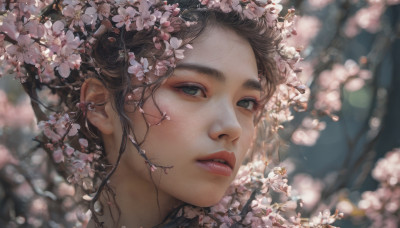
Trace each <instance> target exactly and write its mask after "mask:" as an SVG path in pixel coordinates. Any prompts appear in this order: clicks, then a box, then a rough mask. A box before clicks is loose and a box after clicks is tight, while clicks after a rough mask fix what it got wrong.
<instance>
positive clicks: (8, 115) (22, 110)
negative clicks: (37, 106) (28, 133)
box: [0, 90, 35, 127]
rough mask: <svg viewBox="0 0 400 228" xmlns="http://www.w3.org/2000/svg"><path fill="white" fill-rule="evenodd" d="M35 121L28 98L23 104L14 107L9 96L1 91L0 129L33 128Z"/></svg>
mask: <svg viewBox="0 0 400 228" xmlns="http://www.w3.org/2000/svg"><path fill="white" fill-rule="evenodd" d="M34 120H35V117H34V113H33V110H32V107H31V105H30V102H29V98H28V97H26V98H25V99H24V100H23V102H21V103H19V104H17V105H13V104H12V103H10V102H9V100H8V98H7V94H6V93H5V92H4V91H3V90H0V127H5V126H7V127H23V126H30V125H31V126H32V123H33V122H34Z"/></svg>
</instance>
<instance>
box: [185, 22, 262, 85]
mask: <svg viewBox="0 0 400 228" xmlns="http://www.w3.org/2000/svg"><path fill="white" fill-rule="evenodd" d="M192 45H193V49H189V50H186V51H185V58H183V60H181V61H180V63H185V64H197V65H203V66H208V67H211V68H214V69H217V70H218V71H221V72H223V73H224V75H227V76H229V75H236V76H239V75H240V76H241V77H245V79H249V78H252V79H258V70H257V62H256V58H255V55H254V52H253V49H252V47H251V45H250V43H249V42H248V41H247V40H246V39H245V38H243V37H241V36H239V35H238V34H236V33H235V32H234V31H233V30H231V29H229V28H226V27H222V26H215V25H212V26H207V27H206V28H205V30H204V31H203V32H202V33H201V34H200V36H199V37H197V38H196V39H195V40H194V41H193V43H192Z"/></svg>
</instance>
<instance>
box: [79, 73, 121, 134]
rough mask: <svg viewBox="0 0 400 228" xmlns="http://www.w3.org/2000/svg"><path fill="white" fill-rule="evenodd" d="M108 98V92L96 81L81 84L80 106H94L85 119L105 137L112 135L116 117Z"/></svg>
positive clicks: (90, 79)
mask: <svg viewBox="0 0 400 228" xmlns="http://www.w3.org/2000/svg"><path fill="white" fill-rule="evenodd" d="M109 96H110V94H109V92H108V90H107V89H106V87H104V85H103V83H101V82H100V81H99V80H98V79H95V78H89V79H87V80H86V81H85V82H84V83H83V84H82V87H81V99H80V102H81V103H82V104H87V103H89V102H92V103H93V104H94V106H93V109H92V110H89V111H88V112H87V119H88V120H89V122H90V123H91V124H93V125H94V126H95V127H96V128H97V129H98V130H99V131H100V132H101V133H103V134H106V135H107V134H111V133H113V131H114V122H113V119H114V117H115V115H116V113H115V111H114V109H113V108H112V107H111V101H110V99H109ZM98 104H104V105H98Z"/></svg>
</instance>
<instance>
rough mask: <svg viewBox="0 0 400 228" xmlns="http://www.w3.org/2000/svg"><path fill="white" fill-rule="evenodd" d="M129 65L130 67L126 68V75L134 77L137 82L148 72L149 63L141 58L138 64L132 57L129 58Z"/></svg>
mask: <svg viewBox="0 0 400 228" xmlns="http://www.w3.org/2000/svg"><path fill="white" fill-rule="evenodd" d="M129 64H130V66H129V67H128V73H130V74H133V75H135V76H136V78H137V79H138V80H139V81H142V80H143V78H144V76H145V73H147V72H148V71H149V69H148V67H149V62H148V60H147V58H143V57H142V58H141V59H140V62H138V61H136V60H135V57H134V55H133V57H130V60H129Z"/></svg>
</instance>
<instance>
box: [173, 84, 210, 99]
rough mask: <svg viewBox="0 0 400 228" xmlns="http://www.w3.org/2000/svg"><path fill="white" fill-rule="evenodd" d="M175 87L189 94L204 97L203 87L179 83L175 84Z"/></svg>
mask: <svg viewBox="0 0 400 228" xmlns="http://www.w3.org/2000/svg"><path fill="white" fill-rule="evenodd" d="M176 89H178V90H179V91H180V92H182V93H184V94H186V95H189V96H193V97H199V96H200V97H206V93H205V89H204V88H201V87H200V86H197V85H181V86H177V87H176Z"/></svg>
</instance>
